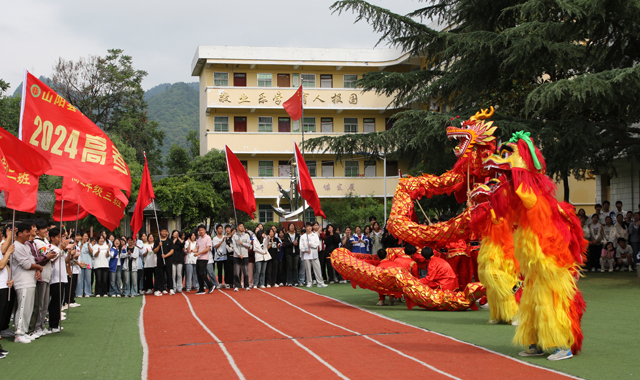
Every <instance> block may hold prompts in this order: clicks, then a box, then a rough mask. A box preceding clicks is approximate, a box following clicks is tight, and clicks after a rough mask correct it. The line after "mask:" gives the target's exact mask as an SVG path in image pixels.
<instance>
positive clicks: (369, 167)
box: [364, 161, 376, 177]
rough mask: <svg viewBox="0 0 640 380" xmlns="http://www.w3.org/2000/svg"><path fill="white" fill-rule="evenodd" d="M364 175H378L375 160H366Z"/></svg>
mask: <svg viewBox="0 0 640 380" xmlns="http://www.w3.org/2000/svg"><path fill="white" fill-rule="evenodd" d="M364 176H365V177H375V176H376V163H375V161H374V162H365V164H364Z"/></svg>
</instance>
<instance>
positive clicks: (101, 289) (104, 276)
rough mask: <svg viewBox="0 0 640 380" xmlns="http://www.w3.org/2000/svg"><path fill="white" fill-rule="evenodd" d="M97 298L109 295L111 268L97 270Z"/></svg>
mask: <svg viewBox="0 0 640 380" xmlns="http://www.w3.org/2000/svg"><path fill="white" fill-rule="evenodd" d="M92 272H95V273H96V291H95V293H96V296H101V297H106V296H107V295H108V294H109V268H96V269H95V270H93V271H92Z"/></svg>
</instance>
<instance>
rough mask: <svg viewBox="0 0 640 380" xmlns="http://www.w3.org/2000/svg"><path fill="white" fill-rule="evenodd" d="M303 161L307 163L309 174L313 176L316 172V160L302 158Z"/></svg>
mask: <svg viewBox="0 0 640 380" xmlns="http://www.w3.org/2000/svg"><path fill="white" fill-rule="evenodd" d="M304 162H305V164H307V169H309V174H310V175H311V176H312V177H315V176H316V174H317V168H316V165H317V162H316V161H307V160H304Z"/></svg>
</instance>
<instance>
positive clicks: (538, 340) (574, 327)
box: [485, 132, 587, 357]
mask: <svg viewBox="0 0 640 380" xmlns="http://www.w3.org/2000/svg"><path fill="white" fill-rule="evenodd" d="M485 167H487V168H488V169H493V170H497V171H502V172H503V173H505V175H506V176H507V177H509V178H510V180H511V190H510V191H511V192H512V194H511V195H512V197H513V200H514V202H513V204H512V205H511V207H509V209H508V211H507V213H508V215H507V220H508V219H510V218H513V220H514V221H515V222H516V224H517V227H516V229H515V232H514V253H515V257H516V259H517V261H518V263H519V265H520V271H521V273H522V275H523V276H524V290H523V292H522V299H521V301H520V311H519V315H518V327H517V329H516V334H515V337H514V338H513V341H514V343H516V344H518V345H521V346H529V350H534V351H535V350H537V351H535V354H538V353H539V352H543V351H544V352H548V351H551V350H553V349H556V350H568V349H571V351H572V352H573V353H578V352H579V351H580V350H581V347H582V339H583V336H582V330H581V328H580V321H581V319H582V315H583V313H584V310H585V307H586V305H585V303H584V300H583V298H582V294H581V293H580V291H579V290H578V288H577V285H576V281H577V278H578V276H579V268H580V265H581V264H582V262H583V254H584V252H585V251H586V247H587V242H586V240H584V237H583V232H582V228H581V227H580V221H579V220H578V218H577V217H576V216H575V209H574V208H573V206H571V205H569V204H567V203H564V202H562V203H558V202H557V201H556V198H555V193H556V187H555V185H554V184H553V182H552V181H551V179H550V178H549V177H547V176H546V175H545V171H546V164H545V161H544V158H543V157H542V154H541V153H540V151H539V150H538V148H537V147H536V146H535V145H534V144H533V141H532V139H531V138H530V137H529V133H523V132H517V133H514V135H513V137H512V138H511V140H509V142H508V143H505V144H502V145H501V146H500V147H499V148H498V151H497V154H495V155H493V156H491V157H489V158H488V159H486V160H485ZM527 352H528V351H524V352H522V353H521V355H523V356H528V355H527V354H526V353H527ZM568 357H570V354H569V356H568Z"/></svg>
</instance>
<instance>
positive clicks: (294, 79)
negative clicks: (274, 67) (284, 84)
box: [291, 74, 315, 87]
mask: <svg viewBox="0 0 640 380" xmlns="http://www.w3.org/2000/svg"><path fill="white" fill-rule="evenodd" d="M314 78H315V77H314ZM314 81H315V79H314ZM291 86H292V87H300V74H293V75H291Z"/></svg>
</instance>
